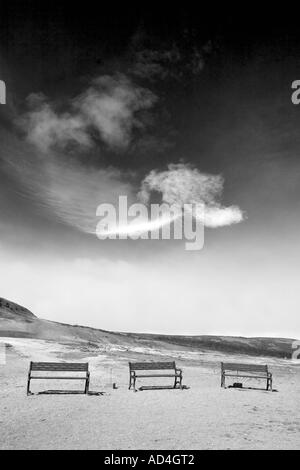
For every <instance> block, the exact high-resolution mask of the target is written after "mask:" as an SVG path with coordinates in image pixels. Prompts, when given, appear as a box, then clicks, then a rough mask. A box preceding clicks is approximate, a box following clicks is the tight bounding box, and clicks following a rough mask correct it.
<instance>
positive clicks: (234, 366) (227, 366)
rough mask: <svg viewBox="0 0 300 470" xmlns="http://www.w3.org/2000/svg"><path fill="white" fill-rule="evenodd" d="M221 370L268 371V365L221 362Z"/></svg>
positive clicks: (265, 372)
mask: <svg viewBox="0 0 300 470" xmlns="http://www.w3.org/2000/svg"><path fill="white" fill-rule="evenodd" d="M221 370H222V371H226V370H228V371H235V372H252V373H255V372H259V373H264V374H267V373H268V366H267V365H264V364H239V363H237V362H221Z"/></svg>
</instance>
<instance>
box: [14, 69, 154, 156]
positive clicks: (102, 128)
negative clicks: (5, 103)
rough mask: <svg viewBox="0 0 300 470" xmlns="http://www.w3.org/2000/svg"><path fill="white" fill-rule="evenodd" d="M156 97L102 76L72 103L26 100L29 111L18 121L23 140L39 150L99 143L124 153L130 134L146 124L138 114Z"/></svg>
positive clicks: (126, 81) (36, 96) (39, 96)
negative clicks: (24, 136) (62, 109)
mask: <svg viewBox="0 0 300 470" xmlns="http://www.w3.org/2000/svg"><path fill="white" fill-rule="evenodd" d="M156 100H157V97H156V96H155V95H154V93H152V92H151V91H150V90H148V89H146V88H143V87H140V86H138V85H136V84H134V83H133V82H132V81H131V80H130V79H129V78H127V77H125V76H124V75H119V76H114V77H112V76H108V75H105V76H102V77H99V78H97V79H95V80H93V81H92V82H91V84H90V86H89V87H88V89H87V90H85V91H84V92H83V93H82V94H80V95H79V96H77V97H75V98H74V99H73V100H68V101H66V102H63V103H59V108H60V109H61V108H62V107H64V108H66V111H64V112H59V111H58V110H57V108H58V106H57V105H56V104H55V103H51V102H49V101H48V100H47V98H46V97H45V96H44V95H43V94H31V95H30V96H29V97H28V100H27V101H28V105H29V108H30V109H29V111H28V112H27V113H26V114H25V115H24V116H22V118H21V119H19V120H18V122H19V124H20V125H21V127H22V129H23V130H24V131H25V132H26V135H27V140H28V141H29V142H31V143H32V144H34V145H36V146H37V147H38V148H39V150H41V151H43V152H46V151H48V150H49V149H57V148H66V147H67V146H68V145H77V146H79V147H81V148H83V149H88V148H90V147H92V146H93V145H94V144H95V140H97V139H98V140H99V139H100V140H101V141H102V142H103V143H104V144H106V145H107V146H108V147H111V148H113V149H114V150H117V149H125V148H127V147H128V145H129V144H130V142H131V140H132V135H133V132H134V130H136V129H138V130H142V129H144V128H145V126H146V124H145V122H144V119H143V116H142V115H141V113H140V112H141V111H145V110H148V109H150V108H151V107H152V106H153V105H154V104H155V102H156Z"/></svg>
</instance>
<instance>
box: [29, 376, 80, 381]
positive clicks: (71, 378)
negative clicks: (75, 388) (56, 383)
mask: <svg viewBox="0 0 300 470" xmlns="http://www.w3.org/2000/svg"><path fill="white" fill-rule="evenodd" d="M33 379H43V380H44V379H51V380H55V379H64V380H86V376H84V377H74V375H73V377H64V376H63V375H61V376H60V377H53V376H50V375H48V376H47V377H45V376H37V375H36V376H34V375H32V376H31V380H33Z"/></svg>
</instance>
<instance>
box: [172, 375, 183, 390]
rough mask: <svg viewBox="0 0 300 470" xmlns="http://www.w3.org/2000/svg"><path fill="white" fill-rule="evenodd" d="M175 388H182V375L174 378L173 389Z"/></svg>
mask: <svg viewBox="0 0 300 470" xmlns="http://www.w3.org/2000/svg"><path fill="white" fill-rule="evenodd" d="M177 386H179V388H180V389H181V388H182V374H180V375H176V376H175V382H174V388H177Z"/></svg>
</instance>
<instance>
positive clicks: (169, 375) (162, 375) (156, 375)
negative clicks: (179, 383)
mask: <svg viewBox="0 0 300 470" xmlns="http://www.w3.org/2000/svg"><path fill="white" fill-rule="evenodd" d="M135 376H136V377H137V378H142V377H176V375H175V374H138V375H137V374H136V375H135Z"/></svg>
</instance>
